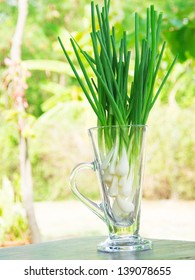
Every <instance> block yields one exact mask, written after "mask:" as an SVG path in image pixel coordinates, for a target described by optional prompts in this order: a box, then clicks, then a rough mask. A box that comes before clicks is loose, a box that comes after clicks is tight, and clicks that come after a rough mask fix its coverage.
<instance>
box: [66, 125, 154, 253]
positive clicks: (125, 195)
mask: <svg viewBox="0 0 195 280" xmlns="http://www.w3.org/2000/svg"><path fill="white" fill-rule="evenodd" d="M146 131H147V126H144V125H131V126H120V127H119V126H109V127H106V126H105V127H101V126H100V127H94V128H90V129H89V136H90V138H91V141H92V145H93V150H94V155H95V159H94V161H93V162H91V163H80V164H78V165H77V166H76V167H75V168H74V169H73V171H72V173H71V177H70V184H71V189H72V192H73V193H74V194H75V195H76V196H77V198H79V199H80V200H81V201H82V202H83V203H84V204H85V205H86V206H87V207H88V208H89V209H90V210H92V211H93V212H94V213H95V214H96V215H97V216H98V217H99V218H100V219H102V220H103V221H104V222H105V223H106V225H107V227H108V230H109V237H108V238H107V239H106V240H105V241H104V242H102V243H100V244H98V250H99V251H104V252H117V251H137V250H147V249H151V248H152V242H151V241H149V240H146V239H143V238H141V237H140V236H139V225H140V209H141V198H142V183H143V171H144V154H145V140H146ZM86 168H87V169H91V170H93V171H95V172H96V174H97V178H98V181H99V186H100V192H101V200H102V201H101V203H100V204H97V203H96V202H94V201H92V200H90V199H89V198H87V197H86V196H84V195H83V194H82V193H81V192H80V191H79V189H78V187H77V184H76V176H77V173H78V172H80V171H82V170H83V169H86Z"/></svg>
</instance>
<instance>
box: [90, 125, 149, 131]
mask: <svg viewBox="0 0 195 280" xmlns="http://www.w3.org/2000/svg"><path fill="white" fill-rule="evenodd" d="M110 127H113V128H130V127H140V128H148V125H147V124H129V125H125V124H124V125H102V126H101V125H100V126H93V127H91V128H89V129H88V131H89V132H90V133H91V132H92V131H94V130H98V129H104V128H110Z"/></svg>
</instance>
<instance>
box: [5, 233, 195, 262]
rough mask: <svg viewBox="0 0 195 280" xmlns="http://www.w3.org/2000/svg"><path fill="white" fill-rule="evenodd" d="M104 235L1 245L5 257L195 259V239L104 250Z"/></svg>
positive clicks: (19, 258) (157, 241)
mask: <svg viewBox="0 0 195 280" xmlns="http://www.w3.org/2000/svg"><path fill="white" fill-rule="evenodd" d="M104 240H105V238H104V237H85V238H77V239H64V240H57V241H50V242H43V243H39V244H30V245H25V246H18V247H10V248H0V259H1V260H185V259H191V260H195V242H193V241H176V240H152V241H153V249H152V250H147V251H140V252H120V253H118V252H117V253H102V252H98V251H97V244H98V243H100V242H102V241H104Z"/></svg>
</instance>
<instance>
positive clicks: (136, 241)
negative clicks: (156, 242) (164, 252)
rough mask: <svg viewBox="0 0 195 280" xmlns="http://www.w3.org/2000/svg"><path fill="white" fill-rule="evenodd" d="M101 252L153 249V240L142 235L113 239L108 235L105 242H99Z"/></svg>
mask: <svg viewBox="0 0 195 280" xmlns="http://www.w3.org/2000/svg"><path fill="white" fill-rule="evenodd" d="M97 249H98V251H101V252H108V253H110V252H122V251H126V252H127V251H131V252H134V251H143V250H150V249H152V241H150V240H147V239H144V238H141V237H140V236H130V237H120V238H114V239H111V238H110V237H108V238H107V239H106V240H105V241H104V242H102V243H100V244H98V246H97Z"/></svg>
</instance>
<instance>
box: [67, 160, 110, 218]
mask: <svg viewBox="0 0 195 280" xmlns="http://www.w3.org/2000/svg"><path fill="white" fill-rule="evenodd" d="M83 169H90V170H93V171H96V163H95V161H94V162H83V163H80V164H78V165H77V166H75V168H74V169H73V170H72V172H71V176H70V186H71V190H72V192H73V193H74V195H75V196H76V197H77V198H78V199H80V200H81V202H83V203H84V204H85V205H86V206H87V207H88V208H89V209H90V210H91V211H92V212H93V213H94V214H96V215H97V216H98V217H99V218H100V219H101V220H103V221H104V222H105V216H104V211H103V210H102V207H101V204H97V203H95V202H94V201H92V200H90V199H89V198H87V197H86V196H84V195H83V194H82V193H80V191H79V190H78V188H77V184H76V176H77V173H78V172H80V171H82V170H83Z"/></svg>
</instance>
